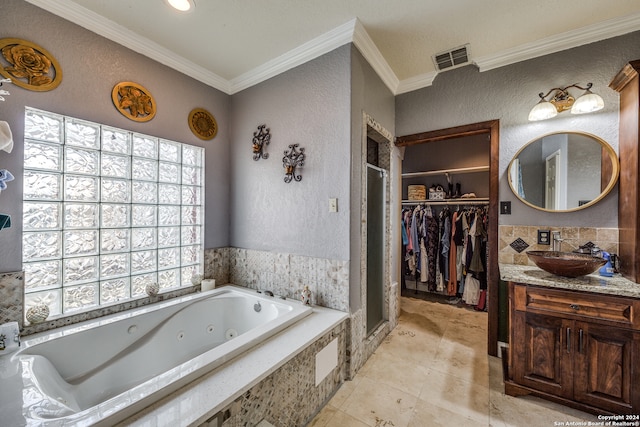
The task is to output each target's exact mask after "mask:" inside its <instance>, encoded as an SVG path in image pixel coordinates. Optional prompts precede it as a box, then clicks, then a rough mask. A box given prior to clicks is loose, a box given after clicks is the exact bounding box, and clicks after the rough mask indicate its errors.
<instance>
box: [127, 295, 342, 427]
mask: <svg viewBox="0 0 640 427" xmlns="http://www.w3.org/2000/svg"><path fill="white" fill-rule="evenodd" d="M347 320H348V316H347V314H346V313H343V312H340V311H337V310H331V309H327V308H324V307H313V313H312V314H311V315H309V316H307V317H306V318H305V319H303V320H301V321H300V322H298V323H296V324H294V325H292V326H291V327H289V328H287V329H286V330H285V331H283V333H280V334H278V335H276V336H274V337H272V338H271V339H269V340H267V341H266V342H264V343H262V344H261V345H260V346H258V347H257V348H255V349H253V350H252V351H249V352H247V353H244V354H242V355H239V356H237V357H236V358H234V359H233V360H231V361H229V362H227V363H226V364H225V365H223V366H221V367H220V368H218V369H216V370H214V371H212V372H210V373H208V374H206V375H204V376H202V377H200V378H198V379H197V380H195V381H193V382H192V383H191V384H189V385H188V386H185V387H183V388H181V389H179V390H177V391H175V392H174V393H172V394H170V395H169V396H167V397H165V398H164V399H162V400H161V401H159V402H157V403H155V404H152V405H150V406H149V407H147V408H146V409H144V410H142V411H140V412H139V413H137V414H135V415H133V416H131V417H130V418H128V419H127V420H125V421H123V422H122V423H120V424H117V426H118V427H124V426H154V427H164V426H166V427H174V426H178V425H195V426H197V425H201V424H204V423H206V422H208V421H210V420H211V419H212V418H215V416H216V415H217V414H218V413H219V412H221V411H223V410H226V409H229V411H230V413H229V415H231V416H235V415H237V414H238V412H233V410H235V408H237V406H234V405H233V403H234V402H240V408H241V409H242V408H245V409H246V408H248V407H255V408H257V406H258V405H259V401H260V400H259V399H257V400H254V399H253V398H252V396H253V393H254V392H255V393H256V395H257V396H262V397H264V399H267V400H265V401H264V404H265V405H267V406H268V402H269V399H272V400H273V402H277V401H278V400H280V399H289V400H287V401H294V400H291V399H293V398H290V397H286V393H292V392H294V391H295V390H294V388H295V387H297V381H298V378H297V376H296V373H300V374H301V375H303V376H305V378H306V375H308V369H309V368H310V366H311V365H310V363H311V362H310V361H309V360H307V359H308V358H309V357H310V356H315V353H317V351H319V350H321V349H322V348H323V345H322V344H325V345H326V343H328V342H329V341H331V340H333V338H335V337H336V336H337V337H338V338H339V343H340V344H339V346H338V354H340V353H342V354H344V347H340V346H342V345H343V343H344V342H345V339H344V338H341V337H344V336H345V330H346V322H347ZM318 341H319V342H320V344H314V343H316V342H318ZM309 348H312V349H313V350H309V351H310V353H309V354H307V353H306V351H307V349H309ZM342 357H343V356H339V359H338V368H336V369H335V370H334V371H333V372H331V373H330V374H329V376H328V377H327V378H325V379H324V380H323V382H321V383H320V385H319V386H318V387H315V384H314V385H313V388H314V390H309V391H308V392H309V393H318V394H317V395H314V396H313V397H309V399H308V403H309V405H308V406H307V405H305V404H304V402H299V403H298V404H299V405H300V404H302V406H300V409H301V410H304V411H310V412H308V415H307V418H306V419H308V418H310V417H311V416H312V415H313V414H314V413H315V412H317V411H318V410H319V409H320V407H321V405H322V404H323V403H324V401H325V400H327V399H328V398H329V397H330V396H331V395H332V394H333V393H334V392H335V390H336V389H337V388H338V386H339V385H340V381H342V379H343V378H344V377H343V374H342V373H341V370H342V369H343V368H344V367H343V366H341V365H340V364H341V363H342V360H344V359H343V358H342ZM311 359H312V360H315V357H311ZM289 362H292V363H291V364H290V363H289ZM339 371H340V372H339ZM269 378H271V379H269ZM275 379H277V380H278V381H280V380H283V381H286V383H282V384H277V383H276V382H275V381H274V380H275ZM265 380H268V381H267V382H266V383H264V384H262V385H260V386H259V384H261V383H263V381H265ZM305 381H306V380H305ZM281 386H282V387H281ZM289 390H291V391H289ZM281 392H282V393H285V395H281V394H280V393H281ZM248 393H249V394H248ZM324 394H326V396H325V395H324ZM295 399H297V400H300V401H303V400H305V398H303V396H301V395H298V394H295ZM297 400H296V401H297ZM244 401H246V403H243V402H244ZM236 405H237V404H236ZM242 405H244V407H243V406H242ZM316 405H318V406H317V407H315V408H311V406H316ZM260 406H262V405H260ZM243 410H244V409H242V410H241V411H240V413H242V411H243ZM252 410H253V409H252ZM263 410H264V411H266V412H265V413H267V412H268V408H263ZM225 412H226V411H225ZM246 415H247V416H250V414H248V413H247V414H246ZM283 415H286V413H285V414H283ZM267 421H271V420H269V419H267ZM271 422H272V423H273V421H271ZM213 423H214V424H213V425H217V424H215V421H213ZM205 425H206V424H205ZM231 425H236V424H231ZM274 425H278V426H279V425H281V424H278V423H275V424H274ZM290 425H293V424H290ZM299 425H304V423H302V424H299ZM225 426H227V424H225Z"/></svg>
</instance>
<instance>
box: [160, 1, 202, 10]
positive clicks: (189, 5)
mask: <svg viewBox="0 0 640 427" xmlns="http://www.w3.org/2000/svg"><path fill="white" fill-rule="evenodd" d="M164 1H165V2H166V3H167V4H168V5H169V6H171V7H172V8H174V9H176V10H178V11H180V12H191V11H192V10H193V9H194V8H195V7H196V4H195V2H194V0H164Z"/></svg>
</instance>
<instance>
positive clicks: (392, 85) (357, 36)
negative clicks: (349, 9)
mask: <svg viewBox="0 0 640 427" xmlns="http://www.w3.org/2000/svg"><path fill="white" fill-rule="evenodd" d="M354 21H355V25H354V32H353V38H352V40H353V44H354V45H355V46H356V48H358V50H359V51H360V53H361V54H362V56H364V58H365V59H366V60H367V62H368V63H369V65H371V67H372V68H373V69H374V70H375V72H376V73H377V74H378V76H379V77H380V79H382V81H383V83H384V84H385V85H386V86H387V87H388V88H389V89H390V90H391V92H392V93H393V94H394V95H395V94H396V90H397V89H398V84H399V81H398V77H396V75H395V73H394V72H393V70H392V69H391V67H390V66H389V64H388V63H387V61H386V59H384V56H382V53H380V50H378V47H377V46H376V44H375V43H374V42H373V40H371V37H370V36H369V33H367V30H366V29H365V28H364V25H362V23H361V22H360V21H359V20H358V19H357V18H356V19H354Z"/></svg>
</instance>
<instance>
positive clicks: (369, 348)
mask: <svg viewBox="0 0 640 427" xmlns="http://www.w3.org/2000/svg"><path fill="white" fill-rule="evenodd" d="M205 277H206V278H212V279H215V280H216V283H219V284H224V283H233V284H234V285H239V286H245V287H248V288H252V289H265V290H270V291H272V292H273V293H274V294H276V295H283V296H286V297H288V298H295V299H299V298H300V292H301V291H302V289H303V287H304V285H305V284H308V285H309V287H310V288H311V292H312V295H313V297H312V302H313V303H314V304H317V305H320V306H323V307H329V308H333V309H336V310H340V311H344V312H349V261H342V260H332V259H324V258H314V257H306V256H301V255H294V254H287V253H274V252H268V251H257V250H252V249H240V248H229V247H227V248H214V249H207V250H205ZM363 277H364V276H363ZM398 292H399V290H398V283H393V284H391V285H390V286H389V291H388V292H385V306H386V307H388V308H389V313H388V319H389V321H388V322H385V323H384V324H383V326H382V327H381V328H379V329H378V330H377V331H376V333H375V334H373V335H372V336H370V337H367V336H366V315H365V312H364V311H363V310H358V311H356V312H354V313H351V318H350V322H349V323H350V326H349V329H348V337H347V343H348V344H347V365H348V366H349V368H348V376H349V378H351V377H353V375H355V373H356V372H357V371H358V370H359V369H360V368H361V367H362V365H363V364H364V363H365V361H366V360H367V359H368V358H369V357H370V356H371V354H373V352H374V351H375V350H376V348H378V346H379V344H380V342H381V341H382V340H383V339H384V338H385V337H386V336H387V334H388V333H389V332H390V331H391V330H392V329H393V328H394V327H395V325H396V324H397V319H398V315H399V307H398V303H397V301H398V300H397V298H395V296H397V295H398Z"/></svg>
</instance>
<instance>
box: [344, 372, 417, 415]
mask: <svg viewBox="0 0 640 427" xmlns="http://www.w3.org/2000/svg"><path fill="white" fill-rule="evenodd" d="M417 400H418V398H417V397H416V396H413V395H411V394H409V393H405V392H403V391H401V390H399V389H397V388H395V387H392V386H389V385H386V384H382V383H378V382H376V381H373V380H370V379H369V378H366V377H365V378H363V379H362V381H360V383H359V384H358V386H357V387H356V389H355V390H354V391H353V393H351V395H350V396H349V398H348V399H347V400H346V402H345V403H344V404H343V405H342V407H341V408H340V410H341V411H342V412H344V413H346V414H348V415H350V416H352V417H354V418H356V419H358V420H360V421H362V422H364V423H366V424H368V425H370V426H394V427H406V426H407V425H408V424H409V421H410V420H411V416H412V414H413V409H414V408H415V405H416V401H417Z"/></svg>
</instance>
